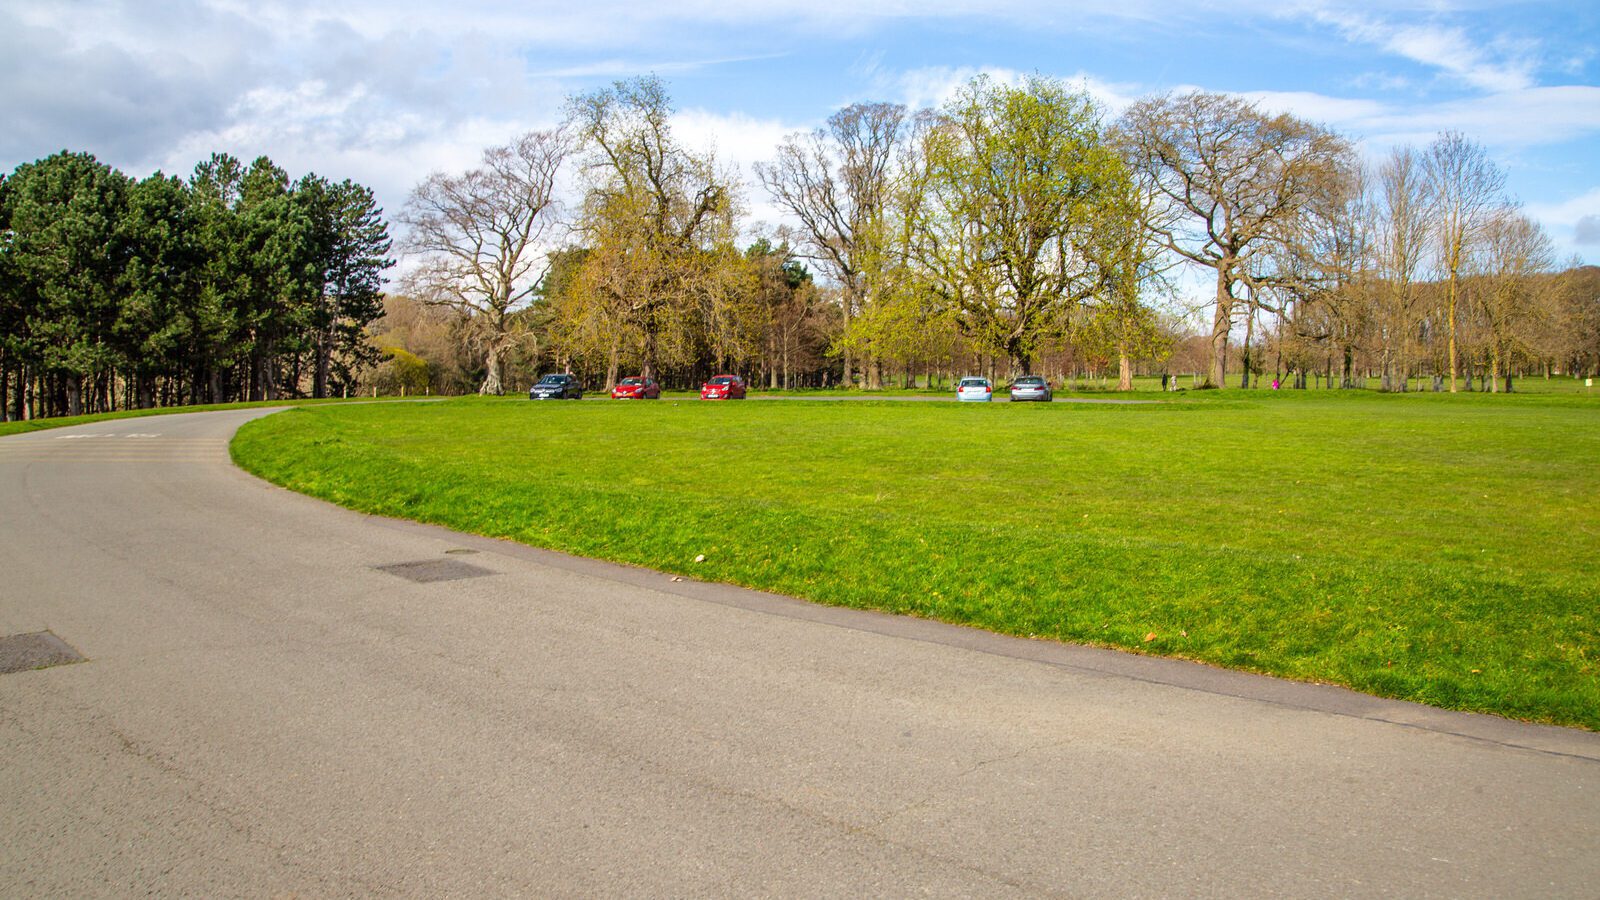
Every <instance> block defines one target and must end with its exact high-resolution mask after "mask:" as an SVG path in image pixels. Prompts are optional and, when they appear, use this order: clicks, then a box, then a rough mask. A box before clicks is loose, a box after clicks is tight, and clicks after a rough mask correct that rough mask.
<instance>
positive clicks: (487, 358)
mask: <svg viewBox="0 0 1600 900" xmlns="http://www.w3.org/2000/svg"><path fill="white" fill-rule="evenodd" d="M483 369H484V372H483V384H482V386H480V387H479V388H478V396H480V397H489V396H494V397H498V396H500V395H501V394H504V393H505V392H506V389H505V387H504V386H503V385H502V384H501V383H500V341H499V340H496V339H493V338H491V339H490V341H489V346H488V348H487V350H486V351H485V353H484V360H483Z"/></svg>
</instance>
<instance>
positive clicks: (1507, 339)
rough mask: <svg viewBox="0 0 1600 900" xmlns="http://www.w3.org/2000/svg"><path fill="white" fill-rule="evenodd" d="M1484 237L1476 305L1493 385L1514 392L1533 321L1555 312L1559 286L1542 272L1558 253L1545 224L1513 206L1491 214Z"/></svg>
mask: <svg viewBox="0 0 1600 900" xmlns="http://www.w3.org/2000/svg"><path fill="white" fill-rule="evenodd" d="M1483 238H1484V240H1483V245H1482V250H1481V252H1480V254H1479V259H1478V261H1477V263H1478V264H1477V266H1475V268H1477V269H1478V271H1479V273H1480V274H1481V276H1482V277H1483V279H1484V281H1485V284H1484V285H1483V289H1482V290H1480V291H1478V292H1477V294H1478V296H1477V298H1476V299H1477V303H1476V304H1475V305H1476V306H1477V310H1476V312H1477V313H1478V315H1479V316H1481V318H1482V322H1483V325H1484V330H1485V332H1486V333H1487V337H1488V348H1487V349H1488V356H1489V385H1490V387H1489V389H1490V390H1492V391H1498V390H1500V388H1501V386H1502V384H1503V385H1504V387H1505V389H1506V390H1508V391H1509V390H1511V366H1512V360H1513V357H1514V356H1515V355H1517V354H1519V353H1521V354H1524V355H1526V354H1527V353H1528V351H1529V350H1531V342H1530V341H1528V340H1527V337H1528V334H1529V332H1530V326H1532V325H1533V324H1534V323H1536V322H1537V321H1538V320H1539V319H1540V318H1542V317H1544V316H1546V315H1548V314H1549V311H1548V309H1547V307H1548V306H1549V304H1548V303H1547V302H1546V301H1547V299H1550V298H1549V297H1547V296H1546V295H1548V294H1550V293H1552V292H1553V290H1554V287H1555V285H1554V282H1553V280H1552V279H1548V278H1543V277H1541V276H1543V275H1545V274H1547V273H1549V272H1550V270H1551V269H1552V268H1553V267H1554V264H1555V252H1554V248H1553V247H1552V245H1551V243H1550V237H1549V235H1547V234H1545V232H1544V229H1543V228H1541V227H1539V224H1538V223H1537V222H1535V221H1533V220H1532V219H1530V218H1528V217H1527V216H1525V215H1523V214H1521V213H1519V212H1517V211H1516V210H1515V209H1512V208H1511V207H1501V208H1500V209H1498V210H1496V211H1495V213H1494V214H1493V215H1491V216H1489V217H1488V219H1487V220H1486V222H1485V225H1484V229H1483ZM1502 379H1503V381H1502Z"/></svg>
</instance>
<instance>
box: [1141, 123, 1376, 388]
mask: <svg viewBox="0 0 1600 900" xmlns="http://www.w3.org/2000/svg"><path fill="white" fill-rule="evenodd" d="M1121 133H1122V134H1123V135H1124V146H1125V152H1126V155H1127V158H1128V161H1129V163H1130V164H1131V165H1132V166H1134V167H1135V168H1136V169H1138V170H1139V171H1140V172H1141V173H1142V174H1143V175H1144V176H1145V177H1146V178H1148V179H1149V180H1150V182H1151V183H1152V184H1154V185H1155V187H1156V190H1157V191H1158V193H1159V196H1160V197H1161V198H1162V199H1163V200H1164V202H1166V203H1167V204H1170V207H1171V210H1172V211H1173V213H1175V215H1174V216H1172V217H1171V218H1170V219H1168V220H1167V224H1166V225H1164V226H1163V227H1162V228H1161V231H1160V236H1161V239H1162V241H1163V243H1164V244H1165V245H1166V247H1167V248H1168V249H1169V250H1171V251H1172V252H1174V253H1176V254H1178V255H1179V256H1181V257H1183V258H1184V259H1187V260H1189V261H1191V262H1193V263H1195V264H1198V265H1201V266H1204V267H1207V268H1209V269H1212V270H1213V271H1214V272H1215V275H1216V301H1215V302H1216V305H1215V308H1214V309H1213V313H1212V327H1211V361H1210V367H1209V368H1210V371H1209V374H1208V375H1207V378H1206V381H1207V383H1208V384H1210V385H1213V386H1216V387H1221V386H1223V384H1224V381H1225V379H1224V376H1225V374H1226V373H1225V370H1226V365H1227V351H1228V338H1229V335H1230V333H1231V332H1232V329H1233V324H1234V319H1235V316H1236V314H1237V307H1238V300H1239V295H1238V291H1239V290H1240V289H1241V288H1242V287H1247V288H1249V289H1250V290H1251V292H1252V295H1256V296H1259V295H1260V294H1261V292H1263V291H1268V290H1272V289H1275V288H1280V287H1294V286H1295V285H1296V283H1297V282H1302V281H1303V280H1304V276H1305V273H1302V272H1296V271H1293V270H1284V269H1281V268H1276V267H1275V266H1274V263H1280V262H1285V261H1288V260H1292V259H1295V258H1297V257H1296V255H1295V254H1274V253H1273V252H1272V251H1273V249H1274V248H1275V247H1281V246H1282V245H1283V244H1284V243H1285V242H1288V241H1292V240H1293V239H1294V236H1295V234H1296V231H1297V229H1296V224H1297V223H1296V219H1297V218H1298V217H1300V216H1301V215H1302V213H1303V212H1304V211H1305V209H1306V208H1307V205H1308V204H1309V203H1310V202H1311V201H1312V199H1313V198H1314V197H1315V195H1316V194H1317V193H1319V192H1324V191H1327V190H1329V189H1331V188H1332V187H1334V186H1335V185H1336V184H1337V183H1338V180H1339V179H1340V178H1341V176H1342V174H1343V173H1344V172H1345V171H1347V170H1348V168H1349V163H1348V156H1349V153H1350V150H1349V146H1348V144H1347V143H1346V142H1345V141H1344V140H1343V139H1342V138H1340V137H1338V136H1337V135H1335V134H1333V133H1332V132H1330V131H1328V130H1327V129H1324V128H1321V127H1319V126H1316V125H1312V124H1310V123H1308V122H1304V121H1302V120H1300V119H1297V118H1295V117H1293V116H1290V115H1277V116H1273V115H1268V114H1267V113H1264V112H1262V111H1261V110H1260V109H1259V108H1258V107H1257V106H1255V105H1254V104H1252V103H1249V102H1246V101H1244V100H1241V99H1239V98H1237V97H1230V96H1227V95H1224V94H1211V93H1203V92H1196V93H1190V94H1179V95H1168V96H1165V97H1158V98H1153V99H1148V100H1142V101H1140V102H1138V103H1136V104H1134V105H1133V107H1131V108H1130V109H1129V110H1128V112H1127V113H1126V114H1125V116H1124V117H1123V127H1122V129H1121ZM1250 311H1251V312H1252V313H1253V311H1254V309H1253V308H1252V309H1251V310H1250Z"/></svg>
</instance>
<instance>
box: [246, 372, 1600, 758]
mask: <svg viewBox="0 0 1600 900" xmlns="http://www.w3.org/2000/svg"><path fill="white" fill-rule="evenodd" d="M234 456H235V459H236V460H237V461H238V462H239V463H240V464H241V465H243V466H244V467H245V468H246V469H248V470H250V471H252V472H255V473H256V474H258V475H261V476H262V477H265V478H267V479H269V480H271V481H274V482H277V483H279V484H283V485H285V486H287V487H290V488H293V489H295V490H299V491H304V492H306V493H309V494H312V495H314V496H318V497H322V498H325V499H328V500H331V501H333V502H336V503H340V504H343V505H345V506H349V507H352V508H355V509H360V510H364V511H368V512H373V513H379V514H383V515H391V516H400V517H405V518H412V519H419V520H422V521H427V522H435V523H439V524H443V525H448V526H450V527H453V528H457V529H461V530H466V531H472V532H476V533H480V534H485V535H490V536H495V537H505V538H511V539H514V540H519V541H523V542H525V543H529V544H533V545H537V546H541V547H550V548H553V549H557V550H564V551H568V552H572V553H577V554H582V555H585V556H593V557H599V558H603V559H611V560H616V561H620V562H627V563H634V564H638V565H643V566H649V567H653V568H657V569H662V570H666V571H671V572H679V573H684V574H689V575H693V576H695V577H699V578H705V579H714V580H720V581H727V582H732V583H736V584H742V585H747V586H751V587H758V588H763V589H767V590H773V591H779V592H783V593H787V594H793V595H797V596H801V597H806V598H809V599H812V600H816V601H819V602H823V603H831V604H839V605H845V606H857V607H870V608H877V609H884V610H889V611H892V612H897V613H904V614H911V615H919V616H926V617H930V618H937V619H943V620H946V621H951V622H959V623H964V624H971V625H976V626H979V627H982V628H987V629H991V630H994V631H999V632H1005V633H1010V634H1018V635H1026V636H1037V637H1042V638H1049V639H1057V640H1067V641H1080V642H1087V643H1093V644H1101V645H1107V646H1115V647H1123V648H1127V649H1132V650H1137V651H1140V652H1149V653H1159V654H1165V655H1171V656H1180V657H1186V658H1192V659H1198V660H1204V661H1207V662H1212V663H1216V664H1219V665H1225V666H1232V667H1237V668H1243V669H1249V670H1253V671H1260V672H1269V673H1273V674H1278V675H1285V676H1289V677H1294V678H1301V679H1309V680H1317V681H1327V682H1333V683H1338V684H1344V685H1348V686H1351V687H1354V688H1356V689H1358V690H1363V691H1368V692H1371V693H1375V694H1381V695H1385V696H1392V697H1400V698H1404V699H1409V700H1416V701H1421V702H1424V703H1431V704H1434V705H1438V706H1444V707H1449V708H1455V709H1465V710H1477V711H1484V712H1494V713H1500V714H1504V715H1509V716H1514V717H1519V718H1526V719H1532V720H1538V721H1548V722H1555V723H1560V724H1568V725H1580V726H1584V727H1588V728H1592V729H1600V665H1597V660H1596V654H1597V648H1600V604H1597V598H1600V555H1597V552H1596V550H1597V548H1600V476H1597V474H1596V473H1597V471H1600V469H1597V467H1596V461H1597V460H1600V403H1596V402H1594V401H1593V400H1590V399H1588V398H1585V397H1581V396H1573V395H1567V396H1548V395H1546V396H1537V395H1530V394H1523V395H1511V396H1498V397H1497V396H1484V395H1475V396H1457V397H1450V396H1438V395H1431V394H1428V395H1411V396H1388V395H1373V394H1366V393H1359V392H1348V393H1346V392H1304V393H1302V392H1286V391H1280V392H1252V393H1245V392H1237V391H1233V392H1207V393H1206V394H1205V395H1203V398H1202V397H1200V396H1196V398H1195V399H1193V400H1189V399H1184V400H1180V401H1177V402H1173V403H1166V404H1147V405H1139V406H1097V405H1087V404H1053V405H1032V404H1029V405H1010V404H994V405H957V404H953V403H951V404H945V403H903V402H872V401H863V402H859V403H822V402H819V403H806V402H781V403H759V402H749V403H723V404H712V403H700V402H698V401H681V402H679V401H664V402H660V403H631V404H629V403H613V402H610V401H603V402H593V403H569V404H554V403H543V404H538V403H528V402H527V401H521V400H517V401H513V400H506V401H500V402H494V401H483V400H477V399H470V400H463V401H447V402H442V403H435V404H428V405H409V404H407V405H377V406H344V407H315V408H302V409H298V410H294V411H292V412H289V413H286V414H283V415H279V416H272V417H269V418H267V419H263V420H258V421H256V422H252V423H250V424H249V425H247V426H246V427H245V428H244V429H243V430H242V431H241V432H240V434H239V436H238V438H237V439H236V441H235V443H234ZM701 554H703V555H705V557H706V560H705V562H703V563H699V564H696V563H695V562H694V558H695V557H696V556H697V555H701Z"/></svg>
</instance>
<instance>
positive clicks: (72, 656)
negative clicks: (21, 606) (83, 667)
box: [0, 631, 83, 675]
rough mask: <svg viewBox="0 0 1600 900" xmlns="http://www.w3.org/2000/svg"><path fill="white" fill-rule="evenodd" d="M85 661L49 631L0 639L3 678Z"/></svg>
mask: <svg viewBox="0 0 1600 900" xmlns="http://www.w3.org/2000/svg"><path fill="white" fill-rule="evenodd" d="M76 662H83V655H82V654H80V653H79V652H78V651H76V650H74V649H72V648H71V647H69V646H67V642H66V641H63V640H62V639H61V638H58V637H56V636H55V635H53V634H51V633H50V632H48V631H35V632H33V633H32V634H13V635H8V636H6V637H0V675H9V674H11V673H12V672H28V671H32V670H33V669H48V668H50V667H51V666H64V665H66V664H67V663H76Z"/></svg>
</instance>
